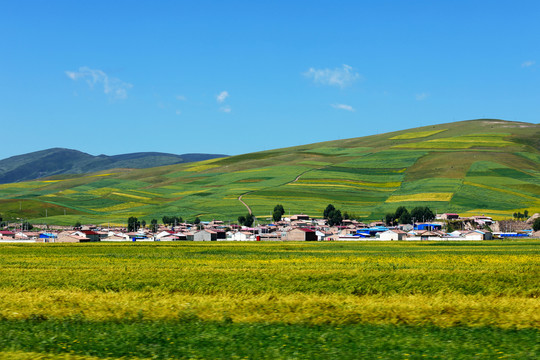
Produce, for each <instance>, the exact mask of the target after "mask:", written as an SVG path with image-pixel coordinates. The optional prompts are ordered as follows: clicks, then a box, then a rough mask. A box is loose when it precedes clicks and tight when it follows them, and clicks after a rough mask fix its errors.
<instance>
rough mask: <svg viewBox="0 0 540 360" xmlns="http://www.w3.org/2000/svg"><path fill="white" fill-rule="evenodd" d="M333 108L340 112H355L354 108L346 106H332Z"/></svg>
mask: <svg viewBox="0 0 540 360" xmlns="http://www.w3.org/2000/svg"><path fill="white" fill-rule="evenodd" d="M330 106H331V107H333V108H334V109H339V110H347V111H355V110H354V108H353V107H352V106H351V105H345V104H331V105H330Z"/></svg>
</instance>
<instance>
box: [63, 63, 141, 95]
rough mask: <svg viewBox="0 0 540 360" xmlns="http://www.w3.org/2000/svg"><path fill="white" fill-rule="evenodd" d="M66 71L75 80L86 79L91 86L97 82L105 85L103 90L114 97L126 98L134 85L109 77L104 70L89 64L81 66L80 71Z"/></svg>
mask: <svg viewBox="0 0 540 360" xmlns="http://www.w3.org/2000/svg"><path fill="white" fill-rule="evenodd" d="M65 73H66V75H67V77H69V78H70V79H71V80H74V81H77V80H79V79H85V80H86V82H87V83H88V85H89V86H90V87H91V88H93V87H94V85H96V84H99V85H103V92H104V93H105V94H107V95H109V96H110V97H111V98H113V99H126V98H127V91H128V89H131V88H132V87H133V85H132V84H129V83H126V82H124V81H122V80H120V79H117V78H113V77H109V76H108V75H107V74H106V73H105V72H104V71H102V70H99V69H90V68H89V67H87V66H82V67H80V68H79V70H78V71H66V72H65Z"/></svg>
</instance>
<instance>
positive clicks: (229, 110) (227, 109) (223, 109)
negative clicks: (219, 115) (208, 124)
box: [219, 105, 232, 113]
mask: <svg viewBox="0 0 540 360" xmlns="http://www.w3.org/2000/svg"><path fill="white" fill-rule="evenodd" d="M219 111H221V112H224V113H230V112H231V111H232V109H231V107H230V106H228V105H227V106H223V107H221V108H219Z"/></svg>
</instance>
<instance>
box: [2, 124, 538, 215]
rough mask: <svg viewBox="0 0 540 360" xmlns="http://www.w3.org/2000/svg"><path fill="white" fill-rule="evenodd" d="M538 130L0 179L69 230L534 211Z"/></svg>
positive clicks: (374, 141)
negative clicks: (417, 210)
mask: <svg viewBox="0 0 540 360" xmlns="http://www.w3.org/2000/svg"><path fill="white" fill-rule="evenodd" d="M538 139H540V125H538V124H529V123H520V122H509V121H502V120H473V121H463V122H456V123H450V124H442V125H435V126H426V127H422V128H418V129H410V130H404V131H396V132H391V133H387V134H381V135H375V136H368V137H361V138H352V139H345V140H336V141H329V142H324V143H317V144H309V145H302V146H297V147H292V148H287V149H277V150H269V151H263V152H258V153H251V154H244V155H239V156H233V157H229V158H221V159H213V160H207V161H202V162H198V163H189V164H180V165H171V166H164V167H158V168H150V169H140V170H133V169H131V170H130V169H112V170H108V171H103V172H100V173H94V174H87V175H83V176H74V175H69V176H58V177H54V178H48V179H44V180H42V181H39V180H36V181H30V182H23V183H15V184H4V185H0V214H1V215H2V216H3V217H4V218H5V219H11V220H17V221H18V219H29V220H30V221H32V222H34V223H44V224H45V223H46V224H64V225H73V224H74V223H75V222H76V221H81V222H84V223H94V224H106V223H113V224H114V223H116V224H125V222H126V220H127V218H128V217H129V216H131V215H134V216H137V217H139V218H140V219H144V220H146V221H147V223H148V222H150V220H151V219H154V218H155V219H161V217H163V216H164V215H167V216H173V215H176V216H182V217H183V218H184V219H187V220H192V219H194V218H195V217H196V216H199V217H200V218H201V219H202V220H212V219H221V220H225V221H227V220H232V221H234V220H235V219H236V218H237V217H238V216H239V215H245V214H246V213H247V211H248V209H247V208H246V207H245V206H244V205H243V204H242V203H241V202H240V201H239V197H240V196H242V200H243V201H244V202H245V203H246V204H247V205H248V206H249V208H250V210H251V211H252V212H253V214H254V215H255V216H256V217H257V218H258V219H259V220H261V221H265V220H266V219H269V218H270V217H271V216H270V214H271V212H272V209H273V207H274V206H275V205H276V204H277V203H281V204H282V205H283V206H284V208H285V212H286V213H287V214H288V213H300V212H303V213H307V214H309V215H313V216H320V215H321V212H322V209H324V208H325V207H326V206H327V205H328V204H329V203H332V204H334V206H336V207H337V208H339V209H341V210H342V211H347V212H349V213H354V214H358V215H361V216H362V220H365V221H368V220H377V219H381V218H382V217H383V216H384V214H386V213H388V212H392V211H394V210H395V208H396V207H397V206H399V205H404V206H406V207H414V206H418V205H422V206H429V207H431V208H432V209H434V210H435V211H437V212H440V213H441V212H457V213H467V214H475V213H482V214H485V215H491V216H493V217H495V218H496V219H497V218H501V217H505V216H501V214H512V213H513V212H517V211H520V212H523V211H524V210H528V211H529V213H530V214H533V213H535V212H540V143H539V141H538Z"/></svg>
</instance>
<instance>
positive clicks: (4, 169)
mask: <svg viewBox="0 0 540 360" xmlns="http://www.w3.org/2000/svg"><path fill="white" fill-rule="evenodd" d="M224 156H226V155H216V154H183V155H175V154H166V153H158V152H140V153H132V154H122V155H114V156H107V155H98V156H93V155H90V154H87V153H84V152H81V151H77V150H71V149H62V148H53V149H47V150H42V151H36V152H32V153H28V154H23V155H18V156H13V157H10V158H7V159H3V160H0V184H5V183H11V182H19V181H26V180H33V179H39V178H43V177H48V176H53V175H61V174H85V173H90V172H96V171H102V170H107V169H112V168H132V169H144V168H149V167H155V166H163V165H172V164H180V163H188V162H194V161H202V160H208V159H214V158H218V157H224Z"/></svg>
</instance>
